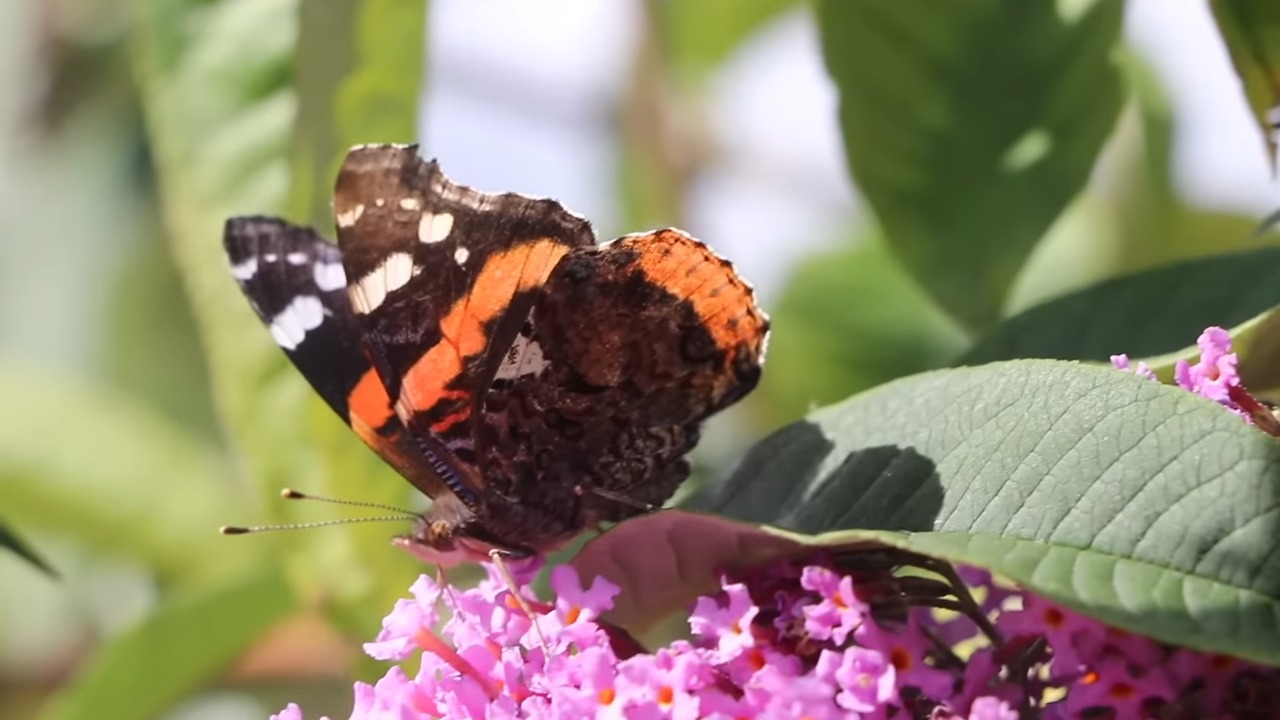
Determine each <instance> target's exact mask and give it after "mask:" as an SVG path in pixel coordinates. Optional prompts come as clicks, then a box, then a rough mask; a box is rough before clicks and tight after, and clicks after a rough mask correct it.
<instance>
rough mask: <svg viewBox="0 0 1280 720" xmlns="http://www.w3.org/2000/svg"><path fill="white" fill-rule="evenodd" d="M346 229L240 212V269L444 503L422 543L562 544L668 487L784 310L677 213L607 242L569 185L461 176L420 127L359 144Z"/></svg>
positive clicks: (235, 264) (280, 337) (294, 338)
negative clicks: (401, 137)
mask: <svg viewBox="0 0 1280 720" xmlns="http://www.w3.org/2000/svg"><path fill="white" fill-rule="evenodd" d="M333 205H334V216H335V219H336V223H337V230H338V243H337V245H334V244H331V243H329V242H327V241H326V240H325V239H324V238H322V237H321V236H320V235H318V234H317V233H316V232H315V231H313V230H310V229H307V228H302V227H298V226H295V225H291V224H289V223H288V222H285V221H284V220H280V219H277V218H269V217H237V218H232V219H230V220H229V221H228V222H227V225H226V232H225V245H226V251H227V256H228V259H229V262H230V264H231V272H232V274H233V275H234V276H235V278H236V280H237V281H239V283H240V287H241V288H242V289H243V290H244V293H245V295H246V296H248V298H249V301H250V302H251V303H252V305H253V307H254V310H256V311H257V313H258V315H259V316H260V317H261V318H262V320H263V322H265V323H266V324H267V326H268V327H269V328H270V331H271V336H272V337H273V338H274V339H275V341H276V343H277V344H279V345H280V346H281V347H282V348H283V349H284V351H285V352H286V353H287V354H288V356H289V358H290V359H291V360H293V362H294V364H295V365H296V366H297V367H298V369H299V370H300V371H302V374H303V375H304V376H306V378H307V380H309V381H310V382H311V384H312V386H314V387H315V389H316V391H317V392H319V393H320V395H321V396H322V397H323V398H324V399H325V400H326V401H327V402H328V403H329V405H330V406H332V407H333V409H334V410H335V411H337V413H338V415H339V416H341V417H342V418H343V420H345V421H346V422H347V423H348V424H349V425H350V426H351V429H352V430H354V431H355V432H356V434H357V435H359V436H360V437H361V439H363V440H364V441H365V442H366V443H367V444H368V445H369V446H370V447H372V448H373V449H374V450H375V451H376V452H377V453H378V454H379V455H380V456H382V458H383V459H384V460H386V461H387V462H388V463H389V464H390V465H391V466H392V467H394V468H395V469H396V470H397V471H399V472H400V474H402V475H404V477H405V478H406V479H408V480H409V482H411V483H413V485H414V486H415V487H417V488H418V489H419V490H421V491H422V492H423V493H425V494H426V495H428V496H429V497H430V498H431V499H432V501H433V503H432V506H431V507H430V509H429V510H427V511H426V512H425V513H424V514H423V515H421V516H420V518H419V519H418V521H417V522H416V523H415V525H414V528H413V531H412V533H411V534H410V535H408V536H406V537H403V538H399V539H398V541H399V543H400V544H401V545H403V546H404V547H406V548H408V549H409V550H411V551H413V552H414V553H415V554H417V555H418V556H420V557H422V558H423V559H424V560H427V561H429V562H433V563H437V564H445V565H448V564H452V563H455V562H459V561H463V560H483V559H486V558H487V555H488V553H489V552H490V551H492V550H495V549H497V550H501V551H505V552H508V553H512V554H515V555H528V554H533V553H537V552H544V551H547V550H551V549H554V548H556V547H558V546H560V545H562V544H564V543H565V542H567V541H568V540H569V539H571V538H572V537H574V536H575V535H577V534H578V533H579V532H581V531H582V530H583V529H585V528H589V527H595V526H597V525H598V524H599V523H601V522H616V521H619V520H622V519H625V518H627V517H630V516H633V515H637V514H639V513H642V512H645V511H648V510H651V509H653V508H656V507H658V506H660V505H661V504H662V503H663V502H664V501H666V500H667V499H668V498H669V497H670V496H671V495H672V493H674V492H675V490H676V488H677V487H678V486H679V485H680V483H681V482H683V481H684V479H685V478H686V476H687V475H688V473H689V464H688V462H687V461H686V460H685V459H684V456H685V454H686V453H687V452H689V450H690V449H692V448H693V446H694V444H695V443H696V442H697V440H698V427H699V423H700V422H701V421H702V420H704V419H705V418H707V417H708V416H709V415H711V414H712V413H715V412H716V411H718V410H720V409H722V408H724V407H726V406H728V405H730V404H732V403H733V402H735V401H737V400H738V399H740V398H741V397H742V396H743V395H745V394H746V393H747V392H749V391H750V390H751V389H752V388H753V387H755V385H756V382H757V380H758V379H759V376H760V367H761V362H762V361H763V356H764V349H765V340H766V336H767V333H768V326H769V324H768V319H767V318H766V316H765V315H764V313H763V312H761V311H760V309H759V308H758V307H757V306H756V303H755V299H754V295H753V293H752V290H751V287H750V286H749V285H747V284H746V283H745V282H743V281H742V279H741V278H739V277H738V275H737V274H736V273H735V272H734V270H733V268H732V267H731V266H730V265H729V263H728V262H727V261H726V260H724V259H722V258H720V257H718V256H716V255H715V254H714V253H712V252H711V251H710V250H709V249H708V248H707V247H706V246H705V245H703V244H702V243H700V242H698V241H697V240H695V239H693V238H692V237H690V236H689V235H686V234H685V233H683V232H681V231H679V230H675V229H665V230H658V231H656V232H652V233H646V234H638V235H628V236H625V237H622V238H619V239H617V240H615V241H613V242H610V243H608V244H605V245H600V246H598V245H597V244H596V239H595V234H594V232H593V231H592V229H591V226H590V224H589V223H588V222H587V221H586V220H585V219H583V218H581V217H579V216H577V215H574V214H573V213H571V212H569V211H568V210H566V209H565V208H564V207H563V206H561V205H560V204H559V203H557V202H555V201H554V200H547V199H535V198H530V197H525V196H523V195H517V194H514V193H503V194H490V193H482V192H477V191H476V190H473V189H471V188H468V187H464V186H461V185H456V184H454V183H453V182H451V181H450V180H449V179H448V178H447V177H445V175H444V173H442V172H441V171H440V168H439V166H438V165H437V164H436V163H435V162H434V161H432V162H426V161H423V160H422V159H421V158H420V157H419V156H418V152H417V147H416V146H413V145H409V146H404V145H372V146H362V147H357V148H354V149H353V150H351V152H350V153H349V154H348V155H347V158H346V161H345V162H344V164H343V166H342V169H341V171H340V173H339V175H338V180H337V187H336V191H335V195H334V202H333Z"/></svg>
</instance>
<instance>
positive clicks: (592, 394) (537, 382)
mask: <svg viewBox="0 0 1280 720" xmlns="http://www.w3.org/2000/svg"><path fill="white" fill-rule="evenodd" d="M767 332H768V319H767V318H766V317H765V316H764V314H763V313H761V312H760V311H759V309H758V308H757V307H756V304H755V300H754V294H753V292H752V290H751V288H750V287H749V286H748V285H746V283H744V282H743V281H742V280H741V279H740V278H739V277H738V275H737V274H736V272H734V270H733V268H732V267H731V266H730V265H729V263H728V262H727V261H725V260H723V259H722V258H720V257H718V256H716V255H715V254H714V253H712V252H711V251H710V249H708V248H707V247H706V246H705V245H703V244H702V243H700V242H698V241H697V240H694V239H693V238H691V237H689V236H688V235H686V234H684V233H683V232H680V231H676V230H662V231H658V232H656V233H650V234H646V235H637V236H628V237H624V238H621V239H619V240H617V241H615V242H613V243H610V244H609V245H606V246H602V247H599V248H590V249H577V250H574V251H572V252H571V253H569V254H568V255H567V256H566V257H565V258H564V259H562V260H561V262H560V263H559V264H558V266H557V267H556V269H555V271H554V272H553V273H552V274H551V276H550V277H549V278H548V280H547V282H546V283H545V285H544V286H543V288H542V290H541V292H540V293H539V294H538V299H537V302H536V303H535V305H534V309H533V312H532V313H531V315H530V317H529V319H528V321H527V322H526V323H525V326H524V327H523V328H522V331H521V333H520V334H519V336H518V338H517V340H516V341H515V343H514V344H513V345H512V349H511V351H510V352H509V353H508V361H507V362H506V363H504V366H503V368H502V370H501V371H500V372H499V373H498V375H497V377H496V379H495V381H494V382H493V383H492V384H491V386H490V388H489V390H488V392H487V393H486V396H485V402H484V411H483V413H482V415H481V418H482V427H481V434H480V437H481V442H480V446H481V447H482V448H483V449H484V450H486V452H487V454H486V455H485V456H484V457H483V458H482V465H483V466H485V467H486V468H488V469H489V472H490V477H491V482H492V483H494V484H495V485H496V487H495V490H496V491H497V492H498V493H499V494H500V495H501V496H503V497H504V498H507V499H508V501H507V502H505V503H499V504H496V506H495V507H494V508H490V510H489V517H490V518H492V519H494V520H499V521H500V524H501V525H502V526H503V527H510V528H518V529H520V530H522V531H525V532H527V533H528V536H508V537H509V539H510V540H511V541H514V542H532V541H533V538H536V537H538V536H544V537H549V536H553V535H555V534H557V533H560V534H567V535H571V534H573V533H575V532H576V531H578V530H580V529H581V528H582V527H583V526H584V525H592V524H594V523H596V522H598V521H601V520H619V519H622V518H625V517H628V516H630V515H635V514H637V513H640V512H643V511H644V510H645V509H646V508H647V507H649V506H659V505H661V504H662V503H663V502H665V501H666V500H667V499H668V498H669V497H670V496H671V495H672V494H673V493H674V492H675V490H676V488H677V487H679V485H680V483H681V482H683V481H684V479H685V478H686V477H687V475H688V473H689V465H688V462H687V461H686V460H685V459H684V456H685V454H686V453H687V452H688V451H689V450H691V449H692V448H693V446H694V444H695V443H696V442H697V440H698V426H699V424H700V423H701V421H702V420H704V419H705V418H707V417H708V416H709V415H711V414H712V413H714V412H716V411H717V410H719V409H721V408H723V407H725V406H726V405H728V404H730V403H732V402H734V401H735V400H737V399H738V398H740V397H742V396H743V395H744V394H745V393H747V392H748V391H750V390H751V389H752V388H753V387H754V386H755V384H756V382H757V381H758V379H759V376H760V367H761V362H762V359H763V353H764V343H765V337H766V335H767Z"/></svg>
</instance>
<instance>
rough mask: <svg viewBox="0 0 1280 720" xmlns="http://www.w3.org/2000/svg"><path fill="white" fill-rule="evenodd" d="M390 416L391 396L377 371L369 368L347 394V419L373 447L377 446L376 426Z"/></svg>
mask: <svg viewBox="0 0 1280 720" xmlns="http://www.w3.org/2000/svg"><path fill="white" fill-rule="evenodd" d="M391 417H392V411H391V398H390V397H388V396H387V389H386V388H385V387H383V385H382V378H380V377H378V371H377V370H374V369H373V368H369V369H368V370H367V371H366V372H365V374H364V375H362V376H360V381H359V382H357V383H356V386H355V387H354V388H352V389H351V394H350V395H348V396H347V421H348V422H350V423H351V429H352V430H355V432H356V434H357V435H359V436H360V439H361V440H364V441H365V442H366V443H368V444H369V445H371V446H373V447H375V448H376V447H378V446H379V443H378V442H375V440H376V439H377V434H378V428H380V427H382V426H383V425H386V424H387V421H388V420H390V419H391Z"/></svg>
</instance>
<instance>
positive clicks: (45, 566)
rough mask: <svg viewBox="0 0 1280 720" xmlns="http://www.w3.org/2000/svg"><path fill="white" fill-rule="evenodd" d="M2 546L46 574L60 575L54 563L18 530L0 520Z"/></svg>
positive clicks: (0, 544) (0, 542)
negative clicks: (22, 536) (23, 537)
mask: <svg viewBox="0 0 1280 720" xmlns="http://www.w3.org/2000/svg"><path fill="white" fill-rule="evenodd" d="M0 547H2V548H5V549H6V550H8V551H9V552H11V553H13V554H14V555H17V556H18V557H20V558H22V559H23V560H26V561H27V562H28V563H31V564H32V565H34V566H36V567H37V568H39V569H40V570H43V571H44V573H45V574H46V575H49V576H51V577H57V576H58V571H57V570H54V569H53V566H52V565H50V564H49V563H48V562H47V561H45V559H44V558H43V557H41V556H40V555H39V554H37V553H36V551H35V550H33V549H32V548H31V546H30V545H28V544H27V542H26V541H25V540H23V539H22V538H21V537H19V536H18V534H17V533H16V532H14V531H13V530H10V529H9V527H8V526H7V525H5V524H4V523H2V522H0Z"/></svg>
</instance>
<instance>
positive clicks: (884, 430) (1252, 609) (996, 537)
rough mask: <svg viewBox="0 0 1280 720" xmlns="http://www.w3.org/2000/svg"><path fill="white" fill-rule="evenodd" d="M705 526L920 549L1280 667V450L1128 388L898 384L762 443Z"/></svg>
mask: <svg viewBox="0 0 1280 720" xmlns="http://www.w3.org/2000/svg"><path fill="white" fill-rule="evenodd" d="M703 506H704V507H705V508H707V509H710V510H712V511H715V512H718V513H721V514H725V515H728V516H730V517H733V518H736V519H739V520H743V521H747V522H752V523H767V524H770V525H775V526H779V527H782V528H785V529H787V530H792V531H796V532H802V533H808V534H819V533H829V532H832V531H845V530H854V529H857V530H883V531H908V532H910V533H915V534H908V535H905V536H898V535H893V534H886V535H885V537H886V538H887V539H888V540H889V541H892V542H896V543H897V544H901V545H904V546H906V547H910V548H914V549H917V550H920V551H922V552H925V553H928V554H933V555H937V556H940V557H944V558H948V559H952V560H958V561H964V562H970V563H974V564H977V565H981V566H984V567H988V568H991V569H992V570H995V571H996V572H998V573H1000V574H1003V575H1005V576H1008V577H1009V578H1011V579H1013V580H1015V581H1017V582H1019V583H1021V584H1023V585H1024V586H1026V587H1028V588H1030V589H1032V590H1035V591H1037V592H1040V593H1042V594H1045V595H1047V596H1049V597H1051V598H1053V599H1056V600H1058V601H1061V602H1063V603H1066V604H1068V605H1070V606H1073V607H1076V608H1078V609H1080V610H1082V611H1084V612H1086V613H1088V614H1090V615H1093V616H1095V617H1099V618H1101V619H1103V620H1106V621H1108V622H1110V623H1113V624H1115V625H1118V626H1120V627H1124V628H1128V629H1130V630H1134V631H1138V632H1142V633H1145V634H1149V635H1152V636H1154V637H1157V638H1160V639H1162V640H1166V641H1169V642H1173V643H1177V644H1182V645H1188V646H1192V647H1197V648H1203V649H1208V650H1214V651H1221V652H1226V653H1231V654H1235V655H1240V656H1243V657H1248V658H1252V659H1256V660H1260V661H1263V662H1269V663H1273V664H1280V562H1277V557H1280V556H1278V555H1277V553H1276V552H1275V549H1276V538H1277V537H1280V519H1278V518H1280V515H1278V514H1277V512H1276V508H1277V507H1280V445H1278V444H1277V442H1276V440H1275V439H1274V438H1272V437H1270V436H1268V435H1266V434H1264V433H1262V432H1260V431H1258V430H1257V429H1256V428H1254V427H1252V426H1250V425H1246V424H1245V423H1244V422H1242V421H1241V420H1240V418H1239V417H1237V416H1235V415H1234V414H1232V413H1230V412H1229V411H1227V410H1225V409H1223V408H1221V407H1219V406H1217V405H1215V404H1213V403H1211V402H1209V401H1207V400H1204V399H1203V398H1200V397H1197V396H1194V395H1191V394H1189V393H1186V392H1183V391H1181V390H1178V389H1176V388H1172V387H1169V386H1166V385H1161V384H1159V383H1155V382H1151V381H1148V380H1144V379H1142V378H1139V377H1136V376H1134V375H1132V374H1129V373H1123V372H1118V371H1115V370H1111V369H1108V368H1099V367H1092V366H1085V365H1079V364H1075V363H1067V362H1059V361H1014V362H1009V363H997V364H993V365H986V366H983V367H979V368H964V369H958V370H945V371H937V372H933V373H927V374H924V375H920V376H916V377H912V378H906V379H903V380H898V381H895V382H892V383H889V384H887V385H884V386H882V387H880V388H877V389H875V390H872V391H870V392H867V393H864V394H862V395H859V396H856V397H854V398H851V399H849V400H847V401H845V402H843V403H840V404H838V405H834V406H831V407H828V408H825V409H823V410H820V411H817V412H815V413H814V414H812V415H811V416H810V417H809V419H808V420H807V421H804V422H800V423H796V424H794V425H791V426H788V427H786V428H784V429H782V430H781V431H779V432H778V433H776V434H775V435H773V436H771V437H769V438H767V439H766V440H764V441H763V442H761V443H760V444H759V445H757V446H756V448H754V449H753V450H752V451H751V452H750V453H749V454H748V455H747V457H746V458H745V459H744V460H743V462H742V465H741V467H740V468H739V469H738V470H737V472H736V473H735V474H734V475H733V476H732V477H730V478H729V480H728V481H727V482H726V484H725V485H724V486H723V487H722V488H721V491H720V493H719V494H718V496H716V497H714V498H712V499H710V500H707V499H706V498H704V499H703ZM837 539H838V538H837Z"/></svg>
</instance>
